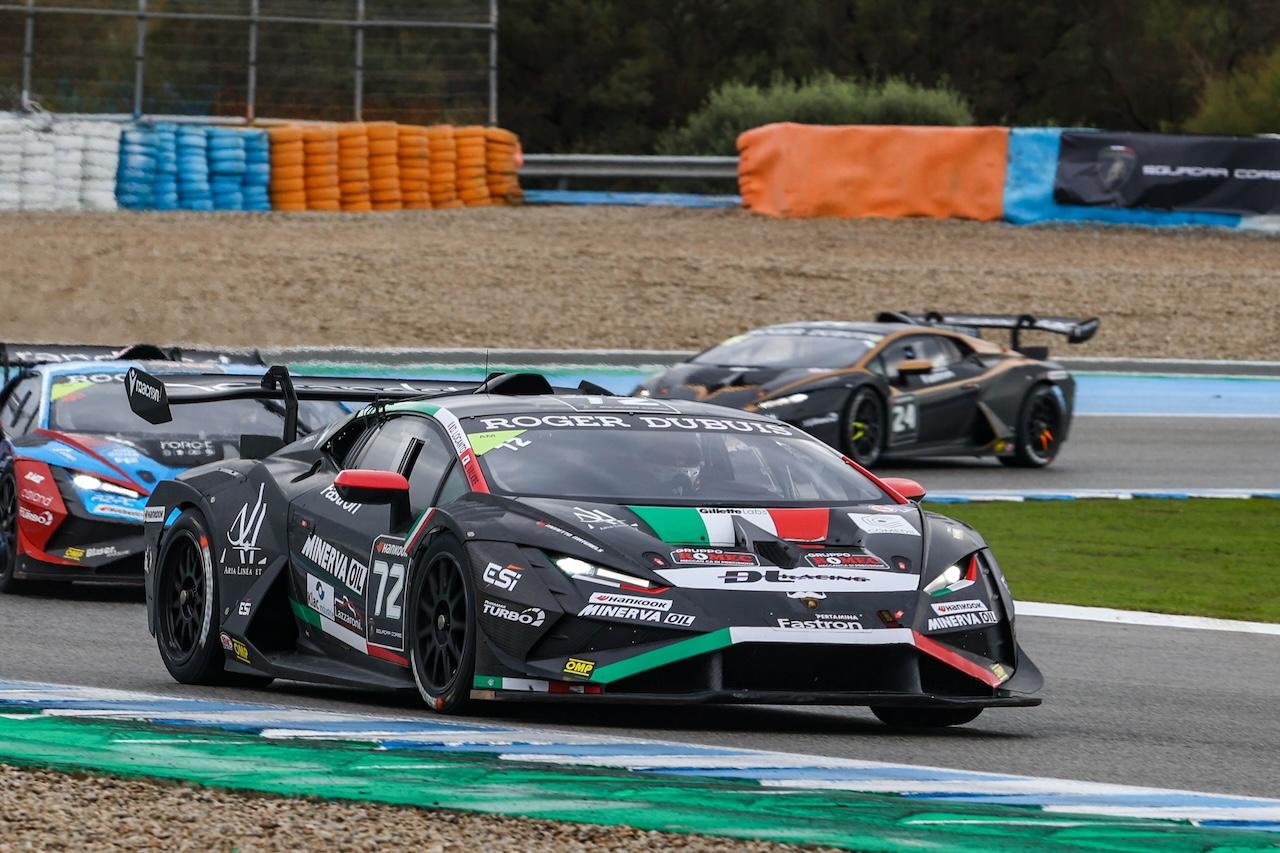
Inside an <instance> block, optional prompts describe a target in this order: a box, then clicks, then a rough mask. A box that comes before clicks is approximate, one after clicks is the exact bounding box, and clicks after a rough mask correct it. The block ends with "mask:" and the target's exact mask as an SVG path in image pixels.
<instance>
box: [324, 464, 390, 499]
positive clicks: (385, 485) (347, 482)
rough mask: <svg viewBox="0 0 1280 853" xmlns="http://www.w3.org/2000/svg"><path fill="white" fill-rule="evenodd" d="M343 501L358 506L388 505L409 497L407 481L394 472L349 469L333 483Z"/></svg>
mask: <svg viewBox="0 0 1280 853" xmlns="http://www.w3.org/2000/svg"><path fill="white" fill-rule="evenodd" d="M333 485H334V488H336V489H337V490H338V494H339V495H341V496H342V499H343V500H345V501H351V502H352V503H358V504H390V503H395V502H396V501H397V500H399V499H401V498H407V497H408V496H409V481H408V480H406V479H405V478H404V475H403V474H397V473H396V472H394V471H373V470H370V469H367V468H351V469H349V470H347V471H342V472H340V473H339V474H338V476H337V478H336V479H335V480H334V481H333Z"/></svg>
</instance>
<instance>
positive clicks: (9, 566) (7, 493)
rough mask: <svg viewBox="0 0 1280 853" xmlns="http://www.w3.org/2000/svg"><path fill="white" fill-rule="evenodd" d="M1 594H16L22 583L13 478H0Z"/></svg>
mask: <svg viewBox="0 0 1280 853" xmlns="http://www.w3.org/2000/svg"><path fill="white" fill-rule="evenodd" d="M0 546H2V547H3V549H4V552H3V553H2V554H0V592H14V591H15V590H16V589H17V587H18V586H19V584H20V583H21V581H19V580H18V579H17V578H15V577H14V572H16V571H17V568H18V487H17V484H16V483H14V480H13V476H12V475H10V474H6V475H5V476H4V477H2V478H0Z"/></svg>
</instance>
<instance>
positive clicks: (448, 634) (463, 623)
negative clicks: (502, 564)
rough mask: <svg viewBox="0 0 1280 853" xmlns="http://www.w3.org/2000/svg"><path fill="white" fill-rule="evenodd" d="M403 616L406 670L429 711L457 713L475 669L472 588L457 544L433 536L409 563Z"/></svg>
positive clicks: (451, 538)
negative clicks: (411, 570) (406, 609)
mask: <svg viewBox="0 0 1280 853" xmlns="http://www.w3.org/2000/svg"><path fill="white" fill-rule="evenodd" d="M415 563H416V570H415V571H414V575H413V586H412V587H411V588H410V592H409V599H408V600H409V601H410V602H412V606H411V610H410V611H409V618H408V625H407V628H408V633H409V667H410V669H412V670H413V681H414V683H415V684H417V685H418V693H419V694H421V696H422V699H423V701H425V702H426V703H427V706H428V707H430V708H431V709H432V710H434V711H436V712H437V713H440V714H459V713H462V712H463V711H464V710H466V709H467V707H468V706H469V705H470V703H471V685H472V681H473V680H474V678H475V670H476V640H477V627H476V589H475V580H474V579H473V578H472V572H471V564H470V561H468V559H467V555H466V552H465V551H464V550H463V547H462V543H460V542H459V541H458V540H457V538H456V537H454V536H452V535H450V534H447V533H446V534H443V535H441V536H439V537H438V538H437V539H436V541H435V542H433V543H432V544H431V546H430V547H429V548H427V550H426V553H425V554H423V556H422V557H421V559H419V560H417V561H415Z"/></svg>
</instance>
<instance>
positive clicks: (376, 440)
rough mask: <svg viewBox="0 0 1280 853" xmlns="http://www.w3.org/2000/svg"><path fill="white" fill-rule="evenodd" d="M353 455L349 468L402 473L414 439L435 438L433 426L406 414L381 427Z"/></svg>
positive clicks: (376, 428)
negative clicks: (352, 461) (352, 462)
mask: <svg viewBox="0 0 1280 853" xmlns="http://www.w3.org/2000/svg"><path fill="white" fill-rule="evenodd" d="M375 430H376V432H374V433H373V435H371V436H370V437H369V438H367V439H366V440H365V442H364V445H363V446H362V447H361V448H360V449H359V450H357V451H356V452H355V453H354V454H352V455H353V456H354V464H353V465H349V466H348V467H354V468H372V469H375V470H378V471H400V470H401V468H402V466H403V465H404V463H405V462H406V461H407V460H408V457H409V450H410V446H411V444H412V443H413V441H414V440H415V439H418V440H422V441H425V440H426V439H427V437H428V436H431V437H432V438H433V439H434V433H432V431H431V426H430V425H429V424H428V423H427V422H426V421H425V420H423V419H422V418H418V417H413V416H411V415H404V416H401V417H398V418H392V419H391V420H388V421H387V422H386V423H384V424H382V425H381V426H379V427H375Z"/></svg>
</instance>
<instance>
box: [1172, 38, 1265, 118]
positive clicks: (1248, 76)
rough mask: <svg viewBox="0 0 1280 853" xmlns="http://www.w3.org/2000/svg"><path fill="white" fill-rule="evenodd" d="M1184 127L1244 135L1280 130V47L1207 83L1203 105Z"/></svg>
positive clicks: (1201, 99) (1203, 92)
mask: <svg viewBox="0 0 1280 853" xmlns="http://www.w3.org/2000/svg"><path fill="white" fill-rule="evenodd" d="M1182 129H1183V130H1186V131H1189V132H1191V133H1224V134H1235V135H1240V136H1245V135H1249V134H1254V133H1280V48H1276V49H1275V50H1273V51H1272V52H1271V53H1270V54H1267V55H1265V56H1260V57H1257V58H1255V59H1254V61H1252V62H1250V63H1247V64H1246V65H1245V66H1244V67H1243V68H1241V69H1240V70H1239V71H1236V72H1235V73H1234V74H1231V75H1229V76H1226V77H1219V78H1216V79H1213V80H1209V81H1208V82H1207V83H1205V86H1204V89H1203V91H1201V93H1200V103H1199V107H1198V108H1197V110H1196V113H1195V115H1193V116H1192V117H1191V118H1190V119H1188V120H1187V122H1186V124H1184V125H1183V128H1182Z"/></svg>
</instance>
